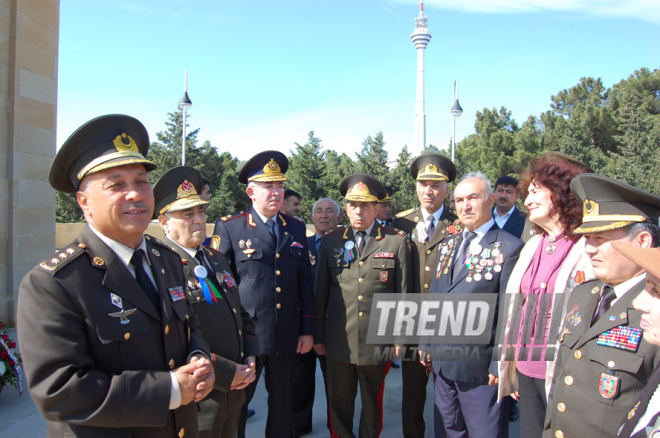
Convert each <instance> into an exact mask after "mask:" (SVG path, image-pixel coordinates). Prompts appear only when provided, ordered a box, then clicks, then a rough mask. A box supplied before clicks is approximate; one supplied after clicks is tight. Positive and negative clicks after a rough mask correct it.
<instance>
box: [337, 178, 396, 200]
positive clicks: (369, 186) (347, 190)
mask: <svg viewBox="0 0 660 438" xmlns="http://www.w3.org/2000/svg"><path fill="white" fill-rule="evenodd" d="M339 191H340V192H341V195H342V196H343V197H344V199H346V200H347V201H355V202H378V200H379V199H381V198H384V197H385V195H387V192H386V191H385V186H384V185H383V184H382V183H381V182H380V181H378V180H377V179H376V178H374V177H373V176H371V175H368V174H366V173H354V174H352V175H348V176H347V177H346V178H344V179H343V180H342V182H341V184H339Z"/></svg>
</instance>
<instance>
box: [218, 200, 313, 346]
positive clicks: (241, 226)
mask: <svg viewBox="0 0 660 438" xmlns="http://www.w3.org/2000/svg"><path fill="white" fill-rule="evenodd" d="M276 220H277V230H278V238H277V243H275V242H273V238H272V236H271V234H270V233H269V231H268V228H267V227H266V224H264V223H263V221H262V220H261V219H260V218H259V216H258V215H257V213H256V212H255V210H254V208H253V207H252V206H250V207H249V208H248V209H247V210H246V211H242V212H239V213H234V214H233V215H231V216H229V217H226V218H223V219H220V220H219V221H218V222H216V224H215V230H214V232H213V234H214V236H213V238H212V239H211V242H212V246H213V249H216V250H218V251H220V252H221V253H222V254H224V255H225V257H226V258H227V260H228V261H229V263H230V265H232V268H233V271H234V273H235V274H236V281H237V283H238V292H239V294H240V296H241V303H242V304H243V306H245V309H246V310H247V311H248V313H249V314H250V316H252V319H253V320H254V322H255V324H256V328H257V338H258V339H259V349H260V352H261V354H262V355H265V354H272V353H277V354H285V353H295V352H296V348H297V347H298V337H299V336H301V335H313V334H314V319H313V318H314V296H313V292H312V287H313V282H314V278H313V276H312V270H311V266H310V261H309V250H308V248H307V236H306V228H305V225H304V224H303V223H302V222H300V221H299V220H298V219H296V218H294V217H293V216H289V215H287V214H283V213H278V214H277V217H276Z"/></svg>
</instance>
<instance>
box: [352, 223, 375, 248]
mask: <svg viewBox="0 0 660 438" xmlns="http://www.w3.org/2000/svg"><path fill="white" fill-rule="evenodd" d="M374 225H376V221H374V222H373V223H372V224H371V226H370V227H369V228H367V229H366V230H364V231H365V233H367V234H366V235H365V236H364V243H367V239H368V238H369V235H370V234H371V230H372V229H373V228H374ZM351 228H352V227H351ZM357 233H358V230H356V229H355V228H353V234H354V235H355V236H356V237H357Z"/></svg>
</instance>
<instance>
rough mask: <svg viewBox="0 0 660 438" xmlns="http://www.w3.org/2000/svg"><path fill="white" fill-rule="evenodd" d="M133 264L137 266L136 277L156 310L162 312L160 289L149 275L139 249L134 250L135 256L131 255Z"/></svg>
mask: <svg viewBox="0 0 660 438" xmlns="http://www.w3.org/2000/svg"><path fill="white" fill-rule="evenodd" d="M131 264H132V265H133V267H134V268H135V279H136V280H137V282H138V284H139V285H140V287H141V288H142V290H143V291H144V292H145V293H146V294H147V296H148V297H149V299H150V300H151V302H152V303H153V304H154V307H156V310H158V311H159V312H160V299H159V296H158V291H157V290H156V287H155V286H154V284H153V282H152V281H151V279H150V278H149V276H148V275H147V271H145V270H144V262H143V254H142V251H140V250H139V249H138V250H136V251H133V256H132V257H131Z"/></svg>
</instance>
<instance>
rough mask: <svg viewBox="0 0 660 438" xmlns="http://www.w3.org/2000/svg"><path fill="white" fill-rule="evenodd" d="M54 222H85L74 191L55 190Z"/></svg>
mask: <svg viewBox="0 0 660 438" xmlns="http://www.w3.org/2000/svg"><path fill="white" fill-rule="evenodd" d="M55 222H56V223H58V224H72V223H80V222H85V216H83V212H82V210H81V209H80V206H79V205H78V200H77V199H76V194H75V193H64V192H55Z"/></svg>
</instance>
